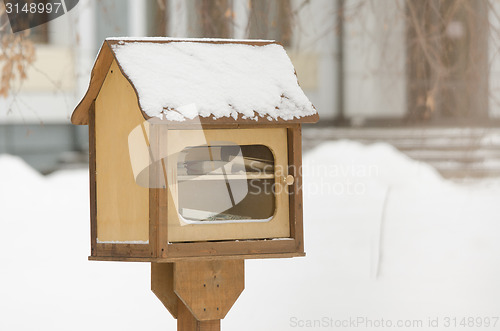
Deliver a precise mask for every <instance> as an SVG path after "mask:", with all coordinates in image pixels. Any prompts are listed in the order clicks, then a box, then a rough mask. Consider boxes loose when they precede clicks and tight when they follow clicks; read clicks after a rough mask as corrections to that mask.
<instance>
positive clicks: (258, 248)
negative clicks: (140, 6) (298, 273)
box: [71, 38, 318, 262]
mask: <svg viewBox="0 0 500 331" xmlns="http://www.w3.org/2000/svg"><path fill="white" fill-rule="evenodd" d="M317 120H318V115H317V112H316V110H315V109H314V107H313V105H312V104H311V103H310V101H309V100H308V99H307V97H305V95H304V93H303V92H302V90H301V89H300V87H299V85H298V83H297V79H296V76H295V72H294V69H293V66H292V64H291V62H290V60H289V58H288V57H287V55H286V53H285V51H284V49H283V47H281V46H280V45H279V44H276V43H274V42H271V41H234V40H208V39H198V40H195V39H187V40H176V39H167V38H149V39H134V40H132V39H107V40H106V41H105V42H104V43H103V45H102V47H101V50H100V51H99V55H98V56H97V59H96V61H95V65H94V68H93V70H92V75H91V80H90V86H89V89H88V91H87V93H86V94H85V97H84V98H83V99H82V101H81V102H80V103H79V105H78V106H77V107H76V109H75V110H74V112H73V115H72V118H71V121H72V123H73V124H77V125H88V126H89V140H90V141H89V144H90V145H89V149H90V209H91V213H90V215H91V217H90V219H91V256H90V257H89V259H91V260H113V261H148V262H176V261H186V260H199V259H209V260H210V259H248V258H268V257H270V258H271V257H272V258H276V257H293V256H302V255H304V243H303V233H302V193H301V190H302V178H301V157H302V156H301V124H302V123H314V122H316V121H317Z"/></svg>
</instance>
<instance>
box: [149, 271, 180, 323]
mask: <svg viewBox="0 0 500 331" xmlns="http://www.w3.org/2000/svg"><path fill="white" fill-rule="evenodd" d="M151 291H153V293H154V294H155V295H156V296H157V297H158V299H160V301H161V302H162V303H163V305H164V306H165V308H167V310H168V311H169V312H170V314H172V316H173V317H174V318H177V314H178V305H177V301H178V298H177V294H175V292H174V264H173V263H151Z"/></svg>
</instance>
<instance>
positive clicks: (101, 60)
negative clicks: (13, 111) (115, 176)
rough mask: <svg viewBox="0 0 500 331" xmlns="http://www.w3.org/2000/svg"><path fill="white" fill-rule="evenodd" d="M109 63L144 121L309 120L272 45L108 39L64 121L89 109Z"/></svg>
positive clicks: (286, 64) (82, 119) (78, 120)
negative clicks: (127, 86)
mask: <svg viewBox="0 0 500 331" xmlns="http://www.w3.org/2000/svg"><path fill="white" fill-rule="evenodd" d="M113 60H116V62H117V63H118V66H119V68H120V70H121V73H122V74H123V75H124V76H125V77H126V78H127V79H128V81H129V82H130V84H131V85H132V87H133V89H134V91H135V93H136V94H137V99H138V102H139V108H140V109H141V111H142V113H143V116H144V118H145V119H150V118H159V119H160V120H164V121H169V122H179V123H180V122H189V120H192V119H194V118H195V117H198V116H199V119H200V121H201V122H202V123H221V122H223V123H231V122H234V123H241V122H251V123H256V122H258V123H259V124H272V123H277V122H279V123H283V122H285V123H289V122H291V123H304V122H316V121H317V120H318V114H317V112H316V109H315V108H314V106H313V105H312V103H311V102H310V101H309V99H308V98H307V97H306V95H305V94H304V92H303V91H302V89H301V88H300V86H299V84H298V81H297V77H296V75H295V70H294V68H293V65H292V63H291V61H290V59H289V58H288V56H287V55H286V52H285V50H284V49H283V47H282V46H281V45H279V44H277V43H275V42H273V41H265V40H231V39H171V38H143V39H130V38H112V39H106V40H105V41H104V43H103V45H102V47H101V50H100V51H99V54H98V56H97V58H96V61H95V64H94V68H93V69H92V75H91V80H90V85H89V89H88V91H87V93H86V94H85V96H84V98H83V99H82V101H81V102H80V103H79V104H78V106H77V107H76V109H75V111H74V112H73V115H72V117H71V121H72V123H73V124H88V112H89V109H90V106H91V104H92V102H93V100H95V99H96V97H97V95H98V93H99V90H100V88H101V86H102V84H103V83H104V79H105V77H106V73H107V71H108V69H109V67H110V65H111V63H112V62H113Z"/></svg>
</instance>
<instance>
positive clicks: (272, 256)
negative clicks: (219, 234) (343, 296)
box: [88, 253, 306, 263]
mask: <svg viewBox="0 0 500 331" xmlns="http://www.w3.org/2000/svg"><path fill="white" fill-rule="evenodd" d="M305 255H306V254H305V253H276V254H250V255H210V256H191V257H167V258H154V257H117V256H89V257H88V260H89V261H114V262H154V263H174V262H183V261H213V260H251V259H280V258H292V257H303V256H305Z"/></svg>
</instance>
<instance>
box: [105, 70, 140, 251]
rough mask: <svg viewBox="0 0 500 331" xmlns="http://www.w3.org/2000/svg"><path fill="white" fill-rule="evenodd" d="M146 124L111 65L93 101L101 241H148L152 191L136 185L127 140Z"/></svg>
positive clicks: (130, 91) (128, 85)
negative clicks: (142, 124) (143, 123)
mask: <svg viewBox="0 0 500 331" xmlns="http://www.w3.org/2000/svg"><path fill="white" fill-rule="evenodd" d="M118 113H119V114H120V116H117V114H118ZM142 122H144V120H143V118H142V116H141V115H140V113H139V111H138V109H137V99H136V96H135V94H134V92H133V90H132V88H131V86H130V84H129V83H128V81H127V80H126V79H125V78H124V77H123V76H122V75H121V74H120V71H119V69H118V66H117V64H116V62H115V61H113V63H112V64H111V66H110V69H109V73H108V75H107V77H106V79H105V81H104V83H103V85H102V89H101V91H100V92H99V95H98V97H97V99H96V102H95V126H96V130H95V131H96V133H95V134H96V137H95V140H96V173H97V180H98V182H97V184H98V185H97V189H96V194H97V239H98V242H99V241H101V242H133V241H143V242H147V241H148V240H149V189H148V188H145V187H141V186H139V185H137V183H136V181H135V177H134V172H133V170H132V164H131V156H130V155H129V139H128V138H129V134H130V133H131V132H132V130H134V129H135V128H137V127H138V126H140V125H141V123H142ZM141 137H142V135H141ZM133 157H135V155H132V158H133ZM146 157H147V154H146ZM132 161H134V160H132Z"/></svg>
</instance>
